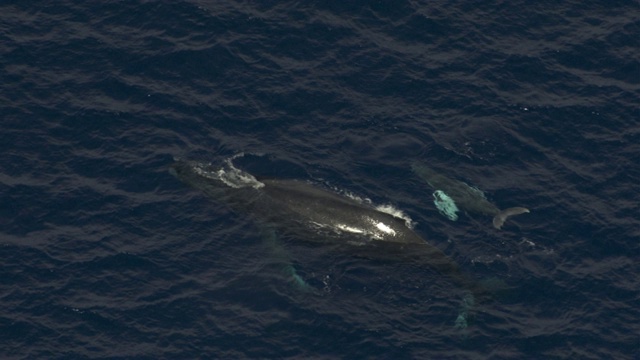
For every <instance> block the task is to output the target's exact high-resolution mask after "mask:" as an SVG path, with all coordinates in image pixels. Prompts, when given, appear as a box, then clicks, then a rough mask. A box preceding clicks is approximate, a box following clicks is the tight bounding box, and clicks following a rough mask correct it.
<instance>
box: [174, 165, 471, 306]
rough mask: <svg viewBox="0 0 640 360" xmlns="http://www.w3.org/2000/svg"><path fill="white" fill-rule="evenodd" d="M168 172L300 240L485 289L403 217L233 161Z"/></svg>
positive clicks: (181, 167)
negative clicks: (263, 175)
mask: <svg viewBox="0 0 640 360" xmlns="http://www.w3.org/2000/svg"><path fill="white" fill-rule="evenodd" d="M170 171H171V173H172V174H173V175H175V176H176V177H177V178H178V179H180V180H182V181H183V182H184V183H186V184H188V185H190V186H192V187H193V188H196V189H199V190H201V191H203V192H204V193H205V194H207V195H209V196H211V197H213V198H215V199H217V200H221V201H224V202H225V203H227V204H228V205H229V206H230V207H231V208H232V210H234V211H236V212H238V213H242V214H247V215H249V216H252V217H254V218H255V219H256V220H259V221H260V222H261V223H263V224H264V223H266V224H270V225H271V226H273V227H274V228H275V229H276V230H278V231H280V232H282V233H287V234H292V235H293V236H294V237H295V238H296V239H300V240H305V241H317V242H322V243H331V244H333V245H337V246H338V248H340V249H342V250H346V251H350V252H353V253H354V254H360V255H364V256H365V257H370V258H379V259H393V260H399V261H411V262H414V263H416V264H419V265H425V266H429V267H431V268H434V269H436V270H437V271H438V272H440V273H442V274H445V275H447V276H449V277H450V278H451V279H452V280H454V281H455V282H456V283H457V284H459V285H460V286H462V287H464V288H466V289H468V290H470V291H471V292H472V293H474V292H476V291H481V290H478V288H477V286H476V283H475V282H474V281H472V280H470V279H469V278H468V277H466V276H465V275H464V274H462V273H461V272H460V270H459V268H458V266H457V264H456V263H455V262H454V261H453V260H452V259H451V258H449V257H448V256H447V255H445V254H444V253H443V252H442V251H440V250H439V249H438V248H437V247H435V246H432V245H430V244H429V243H427V242H426V241H425V240H424V239H422V238H421V237H420V236H419V235H418V234H416V233H415V232H414V231H413V230H412V229H411V228H410V227H409V226H408V225H407V223H406V222H405V220H403V219H401V218H398V217H395V216H393V215H391V214H389V213H386V212H383V211H381V210H378V209H376V208H375V207H373V206H372V205H370V204H367V203H364V202H360V201H357V200H355V199H352V198H349V197H346V196H343V195H340V194H338V193H335V192H333V191H330V190H325V189H323V188H321V187H318V186H315V185H313V184H310V183H308V182H304V181H299V180H285V179H266V180H260V181H258V180H257V179H256V178H254V177H253V176H252V175H251V174H249V173H247V172H244V171H242V170H238V169H236V168H235V167H233V165H232V164H231V163H230V161H229V162H228V164H227V166H226V168H225V167H223V168H218V167H214V166H211V165H209V164H206V163H202V162H193V161H176V162H175V163H174V164H173V165H172V166H171V170H170Z"/></svg>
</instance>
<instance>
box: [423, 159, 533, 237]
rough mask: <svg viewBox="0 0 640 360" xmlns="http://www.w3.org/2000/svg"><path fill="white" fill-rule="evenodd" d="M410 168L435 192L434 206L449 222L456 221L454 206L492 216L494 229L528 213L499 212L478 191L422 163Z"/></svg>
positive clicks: (514, 209) (522, 210)
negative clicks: (512, 218)
mask: <svg viewBox="0 0 640 360" xmlns="http://www.w3.org/2000/svg"><path fill="white" fill-rule="evenodd" d="M411 168H412V169H413V171H414V172H415V173H416V174H417V175H418V176H419V177H420V178H422V179H423V180H425V181H426V182H427V183H428V184H429V185H430V186H431V187H432V188H433V190H435V192H434V193H433V196H434V198H435V203H436V206H437V207H438V209H440V210H441V212H443V213H444V214H445V216H447V217H449V218H450V219H451V220H456V219H457V215H456V214H455V212H456V211H457V210H458V209H457V206H456V205H460V207H462V208H463V209H465V210H468V211H470V212H474V213H478V214H483V215H491V216H493V226H494V227H495V228H496V229H500V228H502V225H503V224H504V222H505V221H506V220H507V218H508V217H509V216H512V215H518V214H524V213H528V212H529V209H527V208H523V207H512V208H508V209H505V210H500V209H498V207H497V206H495V205H494V204H492V203H490V202H489V200H487V198H486V197H485V196H484V193H483V192H482V191H480V190H479V189H476V188H474V187H472V186H469V185H467V184H465V183H464V182H462V181H457V180H453V179H449V178H448V177H446V176H444V175H441V174H439V173H437V172H436V171H434V170H432V169H430V168H429V167H427V166H426V165H424V164H422V163H413V164H412V165H411ZM451 200H453V201H451Z"/></svg>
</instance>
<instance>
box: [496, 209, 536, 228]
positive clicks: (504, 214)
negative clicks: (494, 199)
mask: <svg viewBox="0 0 640 360" xmlns="http://www.w3.org/2000/svg"><path fill="white" fill-rule="evenodd" d="M528 212H529V209H527V208H523V207H512V208H508V209H504V210H502V211H500V212H499V213H498V214H497V215H496V216H494V217H493V227H495V228H496V229H500V228H502V225H503V224H504V222H505V221H506V220H507V218H508V217H509V216H512V215H520V214H524V213H528Z"/></svg>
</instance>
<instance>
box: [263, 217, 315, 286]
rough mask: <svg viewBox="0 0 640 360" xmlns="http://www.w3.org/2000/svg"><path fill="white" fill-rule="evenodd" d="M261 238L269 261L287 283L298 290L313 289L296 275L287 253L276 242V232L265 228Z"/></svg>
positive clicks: (278, 242)
mask: <svg viewBox="0 0 640 360" xmlns="http://www.w3.org/2000/svg"><path fill="white" fill-rule="evenodd" d="M262 237H263V238H264V243H265V246H266V247H267V250H268V253H269V255H270V256H271V258H272V259H271V260H272V261H273V262H275V263H276V264H278V265H277V267H278V268H279V269H280V270H281V271H282V272H283V273H284V275H285V276H286V277H287V281H288V282H290V283H292V284H293V285H294V286H295V287H296V288H297V289H299V290H303V291H310V290H312V289H313V288H312V287H311V285H309V284H307V282H306V281H304V279H303V278H302V277H301V276H300V275H298V272H297V271H296V268H295V266H293V263H292V262H291V258H290V256H289V252H288V251H287V249H285V248H284V246H283V245H282V242H280V241H279V240H278V235H277V234H276V231H275V230H274V229H273V228H271V227H266V228H264V229H262Z"/></svg>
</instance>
